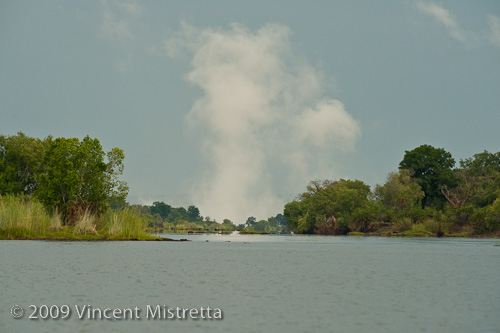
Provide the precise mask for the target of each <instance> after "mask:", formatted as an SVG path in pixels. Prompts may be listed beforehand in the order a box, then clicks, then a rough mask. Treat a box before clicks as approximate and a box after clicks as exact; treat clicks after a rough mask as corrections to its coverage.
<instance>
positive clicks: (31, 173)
mask: <svg viewBox="0 0 500 333" xmlns="http://www.w3.org/2000/svg"><path fill="white" fill-rule="evenodd" d="M51 140H52V137H50V136H49V137H47V138H46V139H44V140H40V139H36V138H31V137H28V136H26V135H25V134H24V133H22V132H19V133H17V135H13V136H4V135H0V194H19V193H23V194H27V195H30V194H32V193H33V191H35V190H36V188H37V187H38V176H39V174H40V172H41V168H42V166H43V161H44V154H45V151H46V150H47V148H48V147H49V145H50V142H51Z"/></svg>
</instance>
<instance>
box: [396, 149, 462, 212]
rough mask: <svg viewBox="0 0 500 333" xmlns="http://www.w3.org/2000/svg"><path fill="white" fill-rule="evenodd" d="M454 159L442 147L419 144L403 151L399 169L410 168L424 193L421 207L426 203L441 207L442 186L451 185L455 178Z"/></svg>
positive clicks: (442, 198) (442, 197)
mask: <svg viewBox="0 0 500 333" xmlns="http://www.w3.org/2000/svg"><path fill="white" fill-rule="evenodd" d="M454 166H455V160H454V159H453V157H452V156H451V154H450V153H449V152H447V151H445V150H444V149H442V148H434V147H432V146H430V145H421V146H420V147H417V148H415V149H413V150H410V151H408V150H407V151H405V155H404V158H403V160H402V161H401V163H399V168H400V169H410V170H412V171H413V177H415V179H417V181H418V183H419V184H420V186H421V187H422V190H423V191H424V193H425V196H424V198H423V199H422V208H425V207H426V205H435V206H437V207H442V206H443V204H444V202H445V201H446V199H445V197H444V196H443V194H442V193H441V187H442V186H448V187H451V186H453V185H454V184H455V182H456V180H455V178H454V176H453V167H454Z"/></svg>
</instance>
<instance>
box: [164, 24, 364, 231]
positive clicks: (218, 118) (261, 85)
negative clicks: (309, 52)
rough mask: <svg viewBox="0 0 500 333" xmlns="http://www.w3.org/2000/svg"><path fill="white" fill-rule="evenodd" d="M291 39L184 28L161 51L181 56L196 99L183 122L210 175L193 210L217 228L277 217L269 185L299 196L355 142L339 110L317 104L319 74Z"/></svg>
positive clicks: (278, 32)
mask: <svg viewBox="0 0 500 333" xmlns="http://www.w3.org/2000/svg"><path fill="white" fill-rule="evenodd" d="M289 33H290V31H289V29H288V28H287V27H285V26H282V25H276V24H269V25H266V26H264V27H262V28H261V29H259V30H257V31H250V30H248V29H247V28H245V27H243V26H241V25H238V24H233V25H232V26H231V27H230V28H229V29H227V30H223V29H211V28H206V29H198V28H196V27H193V26H190V25H188V24H185V23H184V24H183V25H182V29H181V31H179V32H178V33H177V34H176V35H175V36H173V38H170V39H168V40H167V41H166V43H165V48H166V49H167V51H168V53H169V54H170V55H174V54H177V55H178V54H179V53H180V52H182V49H183V48H184V49H187V50H188V51H189V54H190V55H192V70H191V71H190V72H189V73H188V75H187V80H188V81H190V82H191V83H193V84H195V85H197V86H199V87H200V88H201V89H202V91H203V95H202V96H201V97H200V98H199V99H198V100H197V101H196V103H195V104H194V105H193V107H192V109H191V111H190V112H189V114H188V120H189V123H190V124H192V125H193V126H195V127H196V126H198V129H199V130H198V132H199V133H200V132H202V133H203V140H204V141H203V150H204V152H205V153H206V156H207V158H208V160H209V161H210V168H209V169H208V170H207V173H206V175H205V177H204V178H203V179H201V180H200V182H199V183H198V184H197V186H196V188H195V189H194V190H193V201H194V202H196V203H197V205H198V206H199V207H200V209H201V211H203V212H206V213H207V214H208V215H209V216H211V217H215V218H217V219H218V220H219V221H221V220H222V219H223V218H229V219H231V220H233V221H234V222H235V223H244V222H245V220H246V218H247V217H249V216H250V215H254V216H256V217H257V218H267V217H269V216H271V215H275V214H276V213H278V212H280V211H282V209H283V204H284V201H283V199H282V198H280V197H279V196H278V195H277V194H276V193H277V192H279V191H277V190H276V189H275V188H274V186H273V183H274V179H275V178H280V177H281V178H285V179H287V177H288V176H293V177H295V179H294V183H295V184H296V185H298V188H300V189H302V188H303V187H304V186H305V185H306V184H307V182H308V181H310V180H312V179H314V178H312V177H313V175H314V177H315V176H322V177H323V178H328V177H332V176H333V175H332V171H331V169H332V167H331V164H332V163H330V162H331V158H332V154H335V152H336V151H337V152H338V151H343V150H348V149H349V148H352V147H354V144H355V142H356V140H357V139H358V137H359V135H360V127H359V124H358V122H357V121H355V120H354V119H353V118H352V117H351V116H350V115H349V114H348V113H347V112H346V111H345V108H344V105H343V104H342V103H341V102H339V101H336V100H333V99H330V98H325V97H323V88H322V86H323V80H322V75H321V74H320V73H319V72H318V71H317V70H316V69H314V68H313V67H311V66H310V65H308V64H307V63H305V62H304V61H301V60H300V59H298V57H296V56H294V54H293V52H292V50H291V46H290V43H289ZM314 151H317V152H318V153H319V154H315V153H314ZM328 165H330V168H329V170H328V171H329V172H325V170H324V169H322V168H323V167H325V166H328ZM277 166H278V167H277ZM320 169H321V170H320ZM294 188H297V187H294Z"/></svg>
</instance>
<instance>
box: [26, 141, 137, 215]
mask: <svg viewBox="0 0 500 333" xmlns="http://www.w3.org/2000/svg"><path fill="white" fill-rule="evenodd" d="M105 156H106V155H105V153H104V151H103V150H102V146H101V144H100V143H99V140H97V139H91V138H90V137H89V136H87V137H85V138H84V139H83V140H82V141H80V140H79V139H77V138H69V139H67V138H57V139H55V140H54V141H52V142H51V144H50V147H49V148H48V150H47V152H46V154H45V158H44V168H45V169H44V170H43V172H42V173H41V174H40V177H39V188H38V189H37V191H36V194H37V196H38V198H39V199H40V200H41V201H42V202H43V203H44V204H45V205H46V206H47V207H49V208H52V207H57V208H58V210H59V212H60V213H62V214H63V217H64V219H65V221H68V220H71V219H72V218H74V217H75V216H77V215H78V214H80V213H81V212H82V211H83V210H90V211H91V212H93V213H101V212H103V211H104V210H105V209H106V208H107V205H108V203H109V200H110V199H112V198H114V197H115V196H116V195H118V196H121V197H122V198H125V197H126V194H127V189H128V188H127V187H126V184H124V183H122V182H120V181H118V176H119V175H120V174H121V173H122V171H123V167H122V160H123V157H124V155H123V152H122V151H121V150H119V149H118V148H115V149H114V150H113V151H112V152H111V153H110V154H108V156H107V157H108V158H109V159H110V160H109V161H108V163H106V162H105Z"/></svg>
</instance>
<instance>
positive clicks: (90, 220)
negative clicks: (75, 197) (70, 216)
mask: <svg viewBox="0 0 500 333" xmlns="http://www.w3.org/2000/svg"><path fill="white" fill-rule="evenodd" d="M73 234H75V235H97V230H96V225H95V216H94V215H92V214H91V213H90V212H89V211H88V210H86V211H85V212H84V213H83V215H82V216H80V218H79V219H78V220H77V221H76V222H75V227H74V229H73Z"/></svg>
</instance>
